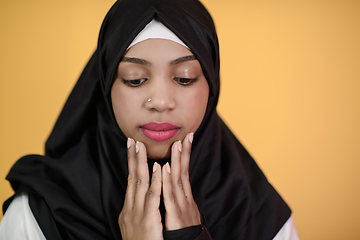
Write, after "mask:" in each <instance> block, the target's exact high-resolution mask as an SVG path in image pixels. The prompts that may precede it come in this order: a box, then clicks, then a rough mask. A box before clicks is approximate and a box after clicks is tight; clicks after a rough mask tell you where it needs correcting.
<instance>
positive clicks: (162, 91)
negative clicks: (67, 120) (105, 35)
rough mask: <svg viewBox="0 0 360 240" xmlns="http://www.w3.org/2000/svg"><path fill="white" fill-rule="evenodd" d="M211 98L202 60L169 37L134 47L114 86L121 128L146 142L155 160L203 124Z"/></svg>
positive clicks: (114, 96) (127, 56)
mask: <svg viewBox="0 0 360 240" xmlns="http://www.w3.org/2000/svg"><path fill="white" fill-rule="evenodd" d="M208 97H209V86H208V83H207V81H206V79H205V77H204V74H203V71H202V68H201V65H200V63H199V61H198V60H196V58H195V57H194V55H193V54H192V52H191V51H190V50H189V49H187V48H186V47H184V46H182V45H180V44H178V43H175V42H173V41H170V40H164V39H148V40H145V41H143V42H140V43H138V44H136V45H134V46H132V47H131V48H130V49H129V50H128V51H127V52H126V53H125V54H124V56H123V58H122V60H121V62H120V64H119V66H118V70H117V75H116V78H115V81H114V84H113V86H112V89H111V101H112V107H113V110H114V114H115V118H116V121H117V123H118V125H119V127H120V129H121V130H122V132H123V133H124V134H125V136H126V137H128V138H129V137H130V138H133V139H135V141H140V142H143V143H144V144H145V146H146V150H147V155H148V157H149V158H152V159H163V158H169V157H170V147H171V145H172V143H174V142H175V141H176V140H183V139H184V138H185V136H186V134H188V133H190V132H195V131H196V130H197V129H198V127H199V125H200V123H201V121H202V119H203V117H204V115H205V111H206V106H207V102H208Z"/></svg>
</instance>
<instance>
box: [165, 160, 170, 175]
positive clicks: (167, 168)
mask: <svg viewBox="0 0 360 240" xmlns="http://www.w3.org/2000/svg"><path fill="white" fill-rule="evenodd" d="M165 168H166V171H168V173H170V165H169V163H168V162H167V163H166V164H165Z"/></svg>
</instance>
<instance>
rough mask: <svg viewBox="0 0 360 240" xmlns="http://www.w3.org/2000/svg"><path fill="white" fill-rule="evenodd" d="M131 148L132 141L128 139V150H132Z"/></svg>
mask: <svg viewBox="0 0 360 240" xmlns="http://www.w3.org/2000/svg"><path fill="white" fill-rule="evenodd" d="M130 147H131V139H130V138H128V139H127V148H130Z"/></svg>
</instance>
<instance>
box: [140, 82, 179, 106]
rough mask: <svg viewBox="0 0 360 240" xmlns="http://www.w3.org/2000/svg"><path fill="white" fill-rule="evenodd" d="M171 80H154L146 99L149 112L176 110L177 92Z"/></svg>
mask: <svg viewBox="0 0 360 240" xmlns="http://www.w3.org/2000/svg"><path fill="white" fill-rule="evenodd" d="M171 83H172V80H171V79H162V80H160V79H157V80H156V79H153V82H152V84H151V89H150V91H149V97H148V98H147V99H145V101H146V103H145V106H146V108H147V109H148V110H151V111H157V112H164V111H171V110H173V109H175V106H176V101H175V92H174V89H173V86H172V84H171Z"/></svg>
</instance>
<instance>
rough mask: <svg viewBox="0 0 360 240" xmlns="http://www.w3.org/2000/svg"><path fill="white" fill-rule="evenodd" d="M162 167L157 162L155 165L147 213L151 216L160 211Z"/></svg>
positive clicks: (148, 193)
mask: <svg viewBox="0 0 360 240" xmlns="http://www.w3.org/2000/svg"><path fill="white" fill-rule="evenodd" d="M161 184H162V183H161V166H160V164H158V163H157V162H155V163H154V166H153V173H152V177H151V184H150V188H149V191H148V192H147V197H146V203H145V213H147V214H149V213H150V214H151V213H153V212H158V211H159V206H160V196H161Z"/></svg>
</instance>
